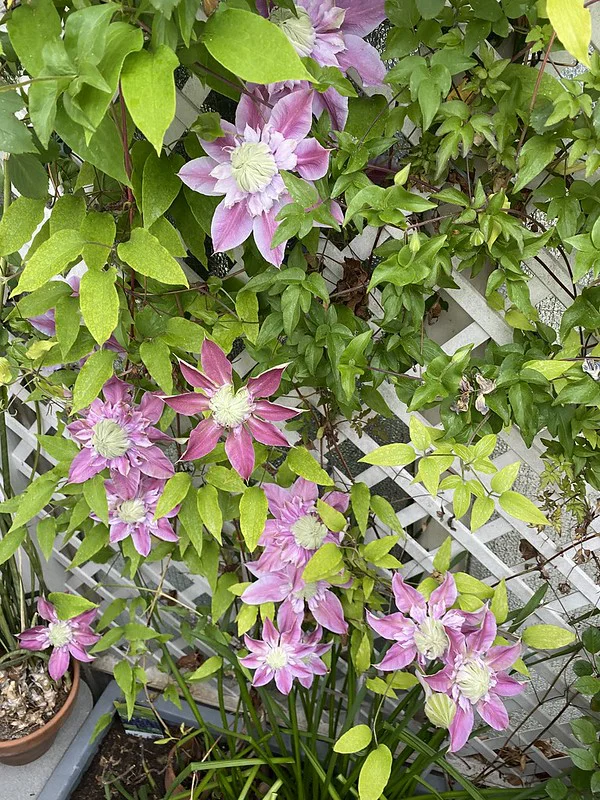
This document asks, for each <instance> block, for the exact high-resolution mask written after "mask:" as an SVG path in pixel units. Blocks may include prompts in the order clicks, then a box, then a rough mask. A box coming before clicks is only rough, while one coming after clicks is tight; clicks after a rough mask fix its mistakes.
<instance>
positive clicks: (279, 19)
mask: <svg viewBox="0 0 600 800" xmlns="http://www.w3.org/2000/svg"><path fill="white" fill-rule="evenodd" d="M296 12H297V14H298V16H297V17H295V16H294V14H293V13H292V12H291V11H290V10H289V9H287V8H278V9H276V10H275V11H273V13H272V14H271V16H270V20H271V22H273V23H274V24H275V25H277V27H278V28H281V30H282V31H283V32H284V33H285V35H286V36H287V38H288V40H289V42H290V44H291V45H292V47H293V48H294V50H295V51H296V52H297V53H298V55H299V56H300V57H301V58H304V57H305V56H309V55H310V54H311V53H312V51H313V48H314V46H315V41H316V39H317V34H316V33H315V29H314V28H313V26H312V22H311V21H310V17H309V15H308V11H306V9H304V8H302V7H301V6H296Z"/></svg>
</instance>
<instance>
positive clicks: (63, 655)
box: [17, 597, 100, 681]
mask: <svg viewBox="0 0 600 800" xmlns="http://www.w3.org/2000/svg"><path fill="white" fill-rule="evenodd" d="M37 609H38V614H39V615H40V617H41V618H42V619H45V620H46V621H47V622H48V625H36V626H35V627H34V628H29V630H26V631H23V633H19V634H18V637H17V638H18V639H19V643H20V645H21V647H22V648H23V649H24V650H47V649H48V648H49V647H52V648H53V649H52V654H51V655H50V660H49V661H48V672H49V673H50V677H51V678H53V680H55V681H58V680H60V679H61V678H62V676H63V675H64V674H65V672H66V671H67V669H68V668H69V662H70V660H71V656H73V658H75V659H77V661H85V662H89V661H93V660H94V659H93V657H92V656H90V655H89V654H88V653H87V652H86V649H85V648H86V647H90V646H91V645H93V644H96V642H97V641H98V640H99V639H100V636H99V635H98V634H97V633H94V632H93V631H92V629H91V628H90V623H91V622H93V620H94V617H95V616H96V609H95V608H93V609H92V610H91V611H84V613H83V614H78V615H77V616H76V617H73V618H72V619H59V618H58V615H57V613H56V609H55V608H54V606H53V605H52V603H49V602H48V601H47V600H46V599H45V598H43V597H39V598H38V601H37Z"/></svg>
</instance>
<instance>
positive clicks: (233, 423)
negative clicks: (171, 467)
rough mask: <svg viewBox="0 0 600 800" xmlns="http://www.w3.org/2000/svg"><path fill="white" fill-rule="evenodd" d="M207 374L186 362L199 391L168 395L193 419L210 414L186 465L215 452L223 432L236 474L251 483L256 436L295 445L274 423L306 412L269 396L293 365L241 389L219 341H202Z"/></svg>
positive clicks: (269, 372) (195, 433)
mask: <svg viewBox="0 0 600 800" xmlns="http://www.w3.org/2000/svg"><path fill="white" fill-rule="evenodd" d="M201 362H202V370H203V371H202V372H200V370H198V369H196V368H195V367H192V366H190V364H186V363H185V362H184V361H180V366H181V372H182V373H183V376H184V378H185V379H186V380H187V382H188V383H191V384H192V386H194V387H195V388H197V389H200V391H201V392H202V394H200V393H198V392H186V393H185V394H179V395H173V396H172V397H163V398H162V399H163V400H164V402H165V403H167V405H169V406H170V407H171V408H173V409H175V411H177V412H178V413H179V414H185V415H186V416H192V415H194V414H202V413H204V412H207V413H208V415H209V416H208V417H207V418H206V419H203V420H202V421H201V422H200V423H198V425H196V427H195V428H194V430H193V431H192V432H191V433H190V440H189V442H188V446H187V449H186V451H185V453H184V454H183V456H182V460H183V461H194V460H195V459H197V458H202V456H205V455H207V454H208V453H210V452H211V450H214V449H215V447H216V445H217V442H218V441H219V439H220V438H221V436H222V435H223V434H225V436H226V437H227V438H226V440H225V452H226V453H227V457H228V458H229V461H230V462H231V466H232V467H233V468H234V469H235V471H236V472H237V473H238V474H239V475H241V476H242V478H244V479H245V480H248V478H249V477H250V475H251V474H252V470H253V469H254V447H253V446H252V438H253V437H254V438H255V439H256V440H257V441H258V442H262V444H266V445H272V446H274V447H289V446H290V443H289V442H288V440H287V439H286V438H285V436H284V435H283V434H282V433H281V431H280V430H279V429H278V428H276V427H275V425H273V423H272V420H273V421H283V420H288V419H292V418H293V417H295V416H296V415H297V414H300V413H301V412H300V411H299V410H297V409H295V408H286V407H285V406H280V405H278V404H277V403H270V402H269V401H268V400H265V399H263V398H265V397H268V396H269V395H271V394H273V392H275V391H277V389H278V388H279V384H280V383H281V376H282V374H283V371H284V369H285V368H286V366H287V364H282V365H280V366H278V367H273V369H269V370H267V371H266V372H263V373H262V374H261V375H258V376H257V377H256V378H250V379H249V380H248V382H247V383H246V385H245V386H243V387H242V388H241V389H238V390H237V391H236V389H235V387H234V385H233V369H232V366H231V362H230V361H229V360H228V358H227V356H226V355H225V353H224V352H223V351H222V350H221V348H220V347H219V346H218V345H216V344H215V343H214V342H211V341H209V340H208V339H205V340H204V342H203V343H202V353H201Z"/></svg>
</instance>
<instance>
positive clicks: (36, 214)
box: [0, 197, 46, 256]
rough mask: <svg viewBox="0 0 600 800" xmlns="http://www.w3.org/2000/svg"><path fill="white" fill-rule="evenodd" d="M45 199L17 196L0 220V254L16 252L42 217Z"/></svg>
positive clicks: (31, 234) (26, 240)
mask: <svg viewBox="0 0 600 800" xmlns="http://www.w3.org/2000/svg"><path fill="white" fill-rule="evenodd" d="M45 207H46V201H45V200H35V199H32V198H30V197H17V198H16V200H14V202H13V203H11V205H10V206H9V207H8V208H7V209H6V210H5V212H4V214H3V215H2V219H1V220H0V256H7V255H9V253H16V252H17V250H20V248H21V247H23V245H24V244H27V242H29V241H30V239H31V237H32V236H33V232H34V231H35V229H36V228H37V226H38V225H39V224H40V222H42V220H43V219H44V208H45Z"/></svg>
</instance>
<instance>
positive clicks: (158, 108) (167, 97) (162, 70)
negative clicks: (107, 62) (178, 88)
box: [121, 45, 179, 156]
mask: <svg viewBox="0 0 600 800" xmlns="http://www.w3.org/2000/svg"><path fill="white" fill-rule="evenodd" d="M178 66H179V59H178V58H177V56H176V55H175V53H174V52H173V50H171V48H170V47H167V45H160V46H159V47H158V48H157V49H156V50H155V51H154V52H150V51H149V50H140V51H139V52H137V53H130V54H129V55H128V56H127V58H126V59H125V63H124V64H123V71H122V72H121V87H122V89H123V97H124V98H125V102H126V103H127V108H128V109H129V113H130V114H131V116H132V118H133V121H134V122H135V124H136V125H137V127H138V128H139V129H140V130H141V132H142V133H143V134H144V136H145V137H146V139H148V141H149V142H150V143H151V144H152V145H153V146H154V149H155V150H156V152H157V154H158V155H159V156H160V151H161V149H162V144H163V139H164V136H165V133H166V131H167V128H168V127H169V125H170V124H171V122H172V121H173V118H174V117H175V78H174V75H173V72H174V70H175V68H176V67H178Z"/></svg>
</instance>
